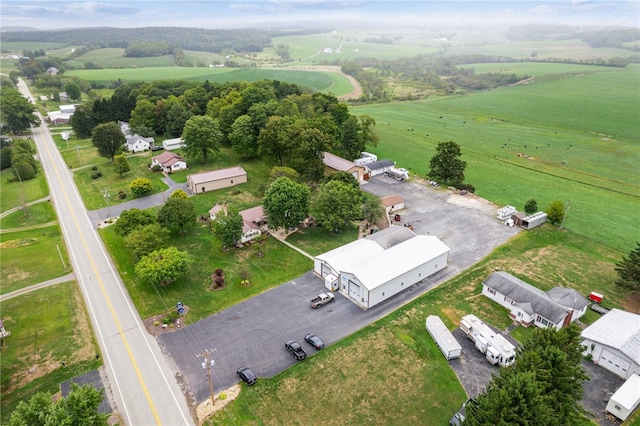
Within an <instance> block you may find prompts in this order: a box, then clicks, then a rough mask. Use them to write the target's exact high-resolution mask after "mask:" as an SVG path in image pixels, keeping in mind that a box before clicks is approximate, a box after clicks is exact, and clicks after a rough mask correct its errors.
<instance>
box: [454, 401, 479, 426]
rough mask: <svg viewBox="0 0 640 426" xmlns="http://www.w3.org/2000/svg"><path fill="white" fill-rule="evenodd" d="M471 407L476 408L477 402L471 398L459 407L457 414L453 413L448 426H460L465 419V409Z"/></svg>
mask: <svg viewBox="0 0 640 426" xmlns="http://www.w3.org/2000/svg"><path fill="white" fill-rule="evenodd" d="M471 405H473V406H476V407H477V406H478V402H477V401H476V400H475V399H473V398H469V399H467V400H466V401H465V403H464V404H462V407H460V409H459V410H458V412H457V413H455V414H454V415H453V417H451V420H449V426H460V425H461V424H462V423H463V422H464V420H465V419H466V418H467V407H469V406H471Z"/></svg>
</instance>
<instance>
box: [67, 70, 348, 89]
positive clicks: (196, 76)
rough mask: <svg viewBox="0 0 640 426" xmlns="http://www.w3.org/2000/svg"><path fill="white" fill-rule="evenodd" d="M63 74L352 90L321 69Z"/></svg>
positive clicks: (102, 78)
mask: <svg viewBox="0 0 640 426" xmlns="http://www.w3.org/2000/svg"><path fill="white" fill-rule="evenodd" d="M67 74H69V75H74V76H77V77H79V78H82V79H83V80H88V81H96V82H102V83H108V82H110V81H113V80H117V79H122V80H125V81H156V80H168V79H172V80H192V81H202V82H204V81H205V80H209V81H210V82H212V83H213V82H216V83H226V82H229V81H251V82H253V81H257V80H264V79H268V80H281V81H286V82H288V83H294V84H298V85H300V86H306V87H309V88H311V89H313V90H315V91H319V92H331V93H333V94H334V95H336V96H340V95H344V94H346V93H349V92H351V91H352V90H353V87H352V86H351V83H349V82H348V80H347V79H346V78H345V77H343V76H341V75H339V74H336V73H331V72H322V71H317V72H313V71H301V70H290V69H289V70H287V69H282V70H279V69H271V68H178V67H146V68H124V69H116V70H114V69H100V70H73V71H68V72H67Z"/></svg>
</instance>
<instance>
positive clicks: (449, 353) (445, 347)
mask: <svg viewBox="0 0 640 426" xmlns="http://www.w3.org/2000/svg"><path fill="white" fill-rule="evenodd" d="M425 327H426V329H427V331H428V332H429V334H430V335H431V337H432V338H433V340H434V341H435V342H436V345H438V348H440V352H442V355H444V357H445V358H446V359H447V360H452V359H455V358H458V357H460V354H461V353H462V346H460V343H458V341H457V340H456V338H455V337H453V334H451V332H450V331H449V329H448V328H447V327H446V326H445V325H444V323H443V322H442V320H441V319H440V317H438V316H436V315H429V316H428V317H427V320H426V321H425Z"/></svg>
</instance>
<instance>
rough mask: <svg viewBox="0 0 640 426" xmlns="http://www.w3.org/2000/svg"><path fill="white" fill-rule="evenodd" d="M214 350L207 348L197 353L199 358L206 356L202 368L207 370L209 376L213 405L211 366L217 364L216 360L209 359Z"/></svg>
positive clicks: (212, 402) (212, 403)
mask: <svg viewBox="0 0 640 426" xmlns="http://www.w3.org/2000/svg"><path fill="white" fill-rule="evenodd" d="M211 352H213V350H209V349H205V351H204V353H202V354H199V355H196V356H197V357H198V358H201V357H204V361H203V362H202V364H201V365H202V369H203V370H207V377H208V378H209V394H210V395H211V406H212V407H213V405H214V404H215V399H214V397H213V381H212V380H211V367H213V365H214V364H215V361H214V360H209V354H210V353H211Z"/></svg>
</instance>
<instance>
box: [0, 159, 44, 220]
mask: <svg viewBox="0 0 640 426" xmlns="http://www.w3.org/2000/svg"><path fill="white" fill-rule="evenodd" d="M0 182H1V184H0V194H1V195H2V197H1V198H0V212H5V211H7V210H9V209H12V208H14V207H18V206H21V205H22V204H24V203H29V202H31V201H35V200H39V199H40V198H43V197H46V196H47V195H49V186H48V185H47V180H46V179H45V177H44V173H42V170H40V171H39V172H38V174H37V175H36V177H35V178H34V179H31V180H26V181H24V182H20V181H18V180H16V179H15V176H14V175H13V172H12V171H11V169H5V170H3V171H1V172H0Z"/></svg>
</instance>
